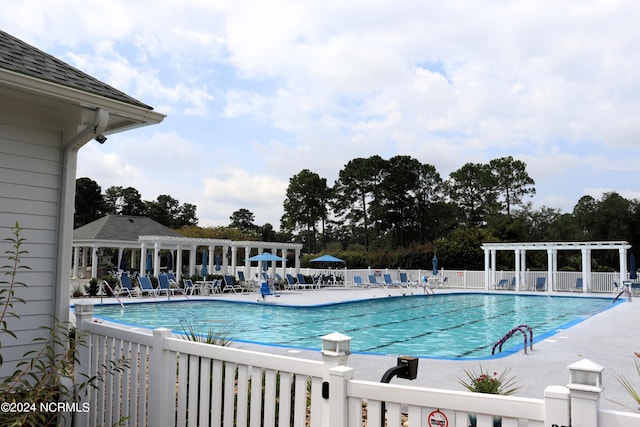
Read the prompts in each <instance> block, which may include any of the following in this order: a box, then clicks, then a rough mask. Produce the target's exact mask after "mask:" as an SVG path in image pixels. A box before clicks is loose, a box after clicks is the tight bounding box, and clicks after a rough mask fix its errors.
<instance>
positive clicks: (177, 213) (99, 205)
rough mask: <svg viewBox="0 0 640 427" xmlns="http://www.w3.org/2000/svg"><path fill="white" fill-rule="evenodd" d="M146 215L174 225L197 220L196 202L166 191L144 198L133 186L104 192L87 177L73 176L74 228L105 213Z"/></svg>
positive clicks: (166, 224)
mask: <svg viewBox="0 0 640 427" xmlns="http://www.w3.org/2000/svg"><path fill="white" fill-rule="evenodd" d="M109 214H110V215H131V216H146V217H149V218H151V219H153V220H154V221H156V222H158V223H160V224H162V225H164V226H166V227H169V228H173V229H178V228H181V227H190V226H195V225H197V224H198V217H197V216H196V206H195V205H194V204H191V203H183V204H180V202H179V201H178V200H176V199H174V198H173V197H171V196H168V195H166V194H161V195H159V196H158V197H157V198H156V200H151V201H143V200H142V196H141V195H140V192H138V190H136V189H135V188H133V187H120V186H112V187H109V188H107V189H106V191H105V192H104V193H103V192H102V188H101V187H100V185H98V183H97V182H95V181H94V180H92V179H90V178H78V179H76V197H75V215H74V228H78V227H81V226H83V225H85V224H88V223H90V222H92V221H95V220H96V219H99V218H102V217H103V216H105V215H109Z"/></svg>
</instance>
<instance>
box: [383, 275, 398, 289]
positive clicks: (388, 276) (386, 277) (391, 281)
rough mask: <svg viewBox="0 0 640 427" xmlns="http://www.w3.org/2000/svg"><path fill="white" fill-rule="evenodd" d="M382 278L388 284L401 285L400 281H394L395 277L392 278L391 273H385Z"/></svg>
mask: <svg viewBox="0 0 640 427" xmlns="http://www.w3.org/2000/svg"><path fill="white" fill-rule="evenodd" d="M382 278H383V279H384V284H385V285H386V286H400V282H394V281H393V279H391V274H388V273H385V274H383V275H382Z"/></svg>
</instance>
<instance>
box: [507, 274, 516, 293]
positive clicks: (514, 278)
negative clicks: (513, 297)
mask: <svg viewBox="0 0 640 427" xmlns="http://www.w3.org/2000/svg"><path fill="white" fill-rule="evenodd" d="M507 289H508V290H510V291H515V290H516V276H513V277H512V278H511V283H509V286H508V287H507Z"/></svg>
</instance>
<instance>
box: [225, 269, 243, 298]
mask: <svg viewBox="0 0 640 427" xmlns="http://www.w3.org/2000/svg"><path fill="white" fill-rule="evenodd" d="M222 277H223V278H224V287H223V288H222V292H233V293H234V294H237V293H238V291H240V292H242V291H244V288H243V287H242V286H240V285H239V284H237V283H236V279H234V278H233V276H230V275H229V274H225V275H224V276H222Z"/></svg>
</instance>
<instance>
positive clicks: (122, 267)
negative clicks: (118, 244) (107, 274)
mask: <svg viewBox="0 0 640 427" xmlns="http://www.w3.org/2000/svg"><path fill="white" fill-rule="evenodd" d="M128 267H129V266H128V265H127V257H125V256H124V251H122V257H121V258H120V270H122V271H124V270H126V269H127V268H128Z"/></svg>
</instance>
